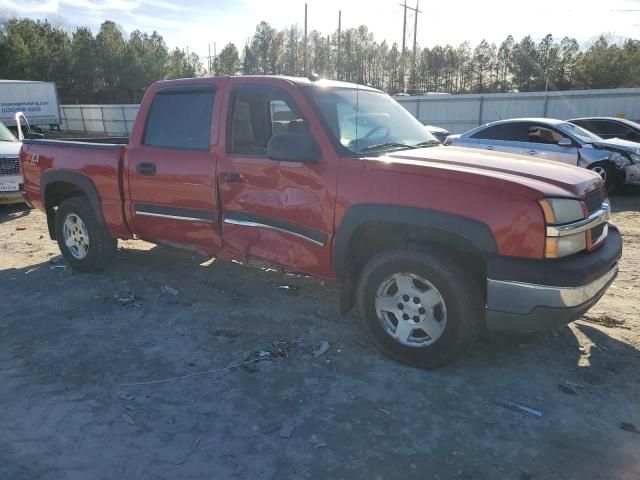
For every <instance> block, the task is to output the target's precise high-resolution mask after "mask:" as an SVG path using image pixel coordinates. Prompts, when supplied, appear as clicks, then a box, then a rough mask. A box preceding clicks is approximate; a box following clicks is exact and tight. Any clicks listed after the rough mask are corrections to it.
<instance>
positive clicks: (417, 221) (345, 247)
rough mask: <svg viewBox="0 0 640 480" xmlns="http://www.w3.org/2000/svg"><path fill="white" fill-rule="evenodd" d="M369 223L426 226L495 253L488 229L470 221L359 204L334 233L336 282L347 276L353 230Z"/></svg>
mask: <svg viewBox="0 0 640 480" xmlns="http://www.w3.org/2000/svg"><path fill="white" fill-rule="evenodd" d="M372 223H392V224H393V223H395V224H401V225H409V226H417V227H426V228H429V229H432V230H433V231H434V232H436V231H437V232H440V233H444V234H449V235H454V236H456V237H458V238H461V239H463V240H465V241H466V242H468V243H470V244H471V245H472V246H473V247H474V248H476V249H477V250H478V251H479V252H480V253H482V254H485V255H491V254H494V255H496V254H498V245H497V243H496V240H495V237H494V236H493V232H492V231H491V229H490V228H489V227H488V226H487V225H486V224H484V223H482V222H480V221H478V220H474V219H471V218H467V217H463V216H461V215H455V214H451V213H445V212H439V211H435V210H429V209H423V208H416V207H404V206H398V205H380V204H362V205H354V206H352V207H349V209H348V210H347V212H346V213H345V215H344V217H343V219H342V222H341V224H340V226H339V228H338V231H337V232H336V236H335V242H334V248H333V269H334V273H335V275H336V277H337V278H338V280H339V281H343V280H344V279H345V276H346V274H347V261H348V258H347V256H348V252H349V242H350V240H351V239H352V237H353V234H354V233H355V232H356V230H357V229H358V228H360V227H362V226H364V225H367V224H372Z"/></svg>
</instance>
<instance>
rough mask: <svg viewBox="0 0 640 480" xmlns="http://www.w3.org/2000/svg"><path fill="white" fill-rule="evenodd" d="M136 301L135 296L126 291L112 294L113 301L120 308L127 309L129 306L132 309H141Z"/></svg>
mask: <svg viewBox="0 0 640 480" xmlns="http://www.w3.org/2000/svg"><path fill="white" fill-rule="evenodd" d="M136 300H137V297H136V295H135V294H134V293H133V292H130V291H128V290H123V291H120V292H116V293H114V294H113V301H114V302H115V303H117V304H118V305H120V306H121V307H127V306H129V305H131V306H133V307H141V306H142V305H140V304H139V303H137V302H136Z"/></svg>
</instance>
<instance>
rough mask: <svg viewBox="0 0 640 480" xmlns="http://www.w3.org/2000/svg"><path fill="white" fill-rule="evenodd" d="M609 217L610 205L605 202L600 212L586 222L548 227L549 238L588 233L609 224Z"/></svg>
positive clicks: (596, 212) (585, 220)
mask: <svg viewBox="0 0 640 480" xmlns="http://www.w3.org/2000/svg"><path fill="white" fill-rule="evenodd" d="M609 216H610V210H609V203H608V202H603V203H602V206H601V207H600V208H599V209H598V210H596V211H595V212H593V213H592V214H591V215H589V217H588V218H585V219H584V220H580V221H578V222H573V223H567V224H566V225H549V226H548V227H547V237H564V236H566V235H573V234H574V233H581V232H586V231H587V230H590V229H592V228H593V227H597V226H598V225H600V224H601V223H604V222H607V221H608V220H609Z"/></svg>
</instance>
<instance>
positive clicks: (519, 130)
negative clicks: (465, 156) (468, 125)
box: [460, 122, 526, 155]
mask: <svg viewBox="0 0 640 480" xmlns="http://www.w3.org/2000/svg"><path fill="white" fill-rule="evenodd" d="M468 139H469V142H471V143H470V144H466V143H465V144H460V146H464V147H467V146H471V147H474V148H482V149H484V150H495V151H498V152H507V153H515V154H518V155H521V154H522V150H523V148H524V146H523V145H524V141H525V140H526V127H525V126H523V124H522V123H521V122H511V123H499V124H497V125H489V126H488V127H486V128H484V129H482V130H480V131H479V132H476V133H474V134H473V135H471V136H470V137H468Z"/></svg>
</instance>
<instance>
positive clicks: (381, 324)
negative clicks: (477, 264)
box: [356, 250, 481, 368]
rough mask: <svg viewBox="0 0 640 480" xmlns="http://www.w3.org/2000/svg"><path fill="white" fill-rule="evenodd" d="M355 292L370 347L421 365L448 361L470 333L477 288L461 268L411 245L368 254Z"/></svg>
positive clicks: (477, 304)
mask: <svg viewBox="0 0 640 480" xmlns="http://www.w3.org/2000/svg"><path fill="white" fill-rule="evenodd" d="M356 295H357V303H358V311H359V314H360V318H361V321H362V323H363V325H364V327H365V330H366V331H367V332H368V333H369V335H370V336H371V338H372V339H373V341H374V342H375V344H376V346H377V347H378V348H379V349H380V350H381V351H382V352H383V353H385V354H386V355H388V356H389V357H391V358H393V359H394V360H397V361H399V362H402V363H405V364H409V365H412V366H417V367H421V368H434V367H438V366H441V365H443V364H445V363H447V362H448V361H450V360H451V359H452V358H453V357H454V356H455V355H456V354H457V352H458V351H459V349H460V347H462V346H463V345H464V344H465V343H466V342H468V341H469V340H471V339H472V338H473V336H474V333H475V330H476V329H475V327H476V326H477V324H478V321H477V320H478V316H479V315H480V312H481V304H480V301H479V298H480V296H479V291H478V287H477V285H476V284H475V282H473V281H472V278H471V277H470V276H469V275H468V274H467V273H466V272H465V271H464V270H462V269H461V268H460V267H459V266H458V265H456V264H455V263H453V262H446V261H444V260H443V259H442V257H438V256H436V255H434V254H429V253H424V252H419V251H415V250H399V251H393V252H386V253H382V254H379V255H377V256H376V257H375V258H373V259H372V260H371V261H370V262H369V264H367V266H366V267H365V268H364V271H363V272H362V275H361V276H360V280H359V282H358V288H357V292H356Z"/></svg>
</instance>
